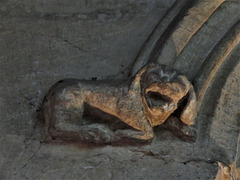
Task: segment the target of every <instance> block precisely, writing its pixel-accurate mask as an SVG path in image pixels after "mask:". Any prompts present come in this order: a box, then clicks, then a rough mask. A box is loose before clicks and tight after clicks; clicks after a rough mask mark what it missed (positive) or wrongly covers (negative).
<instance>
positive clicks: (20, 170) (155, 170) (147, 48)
mask: <svg viewBox="0 0 240 180" xmlns="http://www.w3.org/2000/svg"><path fill="white" fill-rule="evenodd" d="M239 19H240V2H239V1H235V0H227V1H224V0H211V1H208V0H199V1H198V0H196V1H190V0H181V1H175V0H148V1H143V0H140V1H139V0H124V1H120V0H103V1H97V0H90V1H88V0H86V1H76V0H71V1H62V0H58V1H57V0H49V1H45V0H33V1H30V0H23V1H16V0H3V1H1V2H0V84H1V85H0V179H91V180H92V179H98V180H99V179H104V180H105V179H215V177H216V176H217V171H218V164H220V163H222V166H220V165H219V167H220V168H219V171H218V172H219V173H218V178H221V177H222V176H225V177H226V178H228V179H230V178H231V177H232V178H235V179H237V176H238V174H237V169H238V167H239V147H238V142H239V137H238V136H239V119H240V115H239V112H240V109H239V104H240V94H239V87H240V69H239V68H240V63H239V62H240V61H239V59H240V57H239V56H240V54H239V50H240V49H239V48H240V46H239V41H240V25H239ZM150 62H154V63H161V64H166V65H169V66H172V67H174V68H176V69H177V70H179V71H181V72H183V73H184V74H185V75H186V76H187V77H188V78H189V79H190V80H191V82H192V83H193V85H194V87H195V91H196V93H197V98H198V104H199V112H198V116H197V122H198V123H197V126H196V128H197V131H198V137H197V141H196V142H194V143H187V142H183V141H182V140H180V139H179V138H177V137H175V136H174V135H172V134H171V133H170V132H169V131H167V130H164V129H163V128H161V127H158V128H156V129H155V130H154V131H155V138H154V139H153V141H152V142H151V143H150V144H146V145H142V146H139V145H138V146H136V145H132V146H111V145H107V146H102V147H86V146H84V147H83V146H81V145H76V144H70V143H69V144H58V143H50V144H48V143H44V142H43V141H42V140H43V139H42V138H43V134H42V122H41V121H40V120H39V117H38V115H39V114H40V112H41V110H42V107H41V103H42V100H43V97H44V95H45V94H46V93H47V91H48V89H49V88H50V86H51V85H52V84H53V83H55V82H56V81H58V80H60V79H63V78H78V79H87V80H91V79H92V78H94V79H97V80H99V79H126V78H129V74H130V76H133V75H134V74H135V73H136V72H137V71H138V70H139V69H140V68H141V67H142V66H143V65H145V64H146V63H150ZM223 166H224V167H223ZM221 168H225V169H226V168H227V169H228V171H227V172H228V174H227V173H226V172H225V171H221ZM224 173H225V174H224ZM220 175H222V176H220ZM222 179H223V178H222Z"/></svg>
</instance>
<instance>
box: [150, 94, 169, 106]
mask: <svg viewBox="0 0 240 180" xmlns="http://www.w3.org/2000/svg"><path fill="white" fill-rule="evenodd" d="M147 98H148V102H149V106H155V107H160V106H163V105H166V104H169V103H171V102H172V99H171V98H169V97H168V96H165V95H162V94H159V93H156V92H151V91H149V92H148V93H147Z"/></svg>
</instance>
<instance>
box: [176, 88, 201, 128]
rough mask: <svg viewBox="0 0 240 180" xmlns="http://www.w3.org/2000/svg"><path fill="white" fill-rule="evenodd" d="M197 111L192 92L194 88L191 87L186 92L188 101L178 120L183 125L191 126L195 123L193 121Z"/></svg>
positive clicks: (194, 96) (195, 100) (194, 95)
mask: <svg viewBox="0 0 240 180" xmlns="http://www.w3.org/2000/svg"><path fill="white" fill-rule="evenodd" d="M196 109H197V99H196V94H195V92H194V88H193V86H192V85H191V86H190V88H189V91H188V99H187V103H186V105H185V107H184V108H183V110H182V112H181V115H180V119H181V121H182V122H183V123H184V124H187V125H193V124H194V123H195V121H194V119H195V117H196V114H197V113H196Z"/></svg>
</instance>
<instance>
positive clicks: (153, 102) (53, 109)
mask: <svg viewBox="0 0 240 180" xmlns="http://www.w3.org/2000/svg"><path fill="white" fill-rule="evenodd" d="M115 83H116V82H115ZM129 84H130V85H128V84H126V83H123V82H121V83H119V84H117V85H113V84H112V83H111V82H104V81H90V80H77V79H65V80H62V81H59V82H58V83H56V84H55V85H54V86H53V87H52V88H51V89H50V90H49V92H48V94H47V95H46V97H45V100H44V117H45V122H46V130H45V131H46V134H47V137H51V138H60V139H81V140H86V141H90V142H94V143H99V142H104V143H109V142H114V141H116V140H119V139H121V138H124V137H127V138H133V139H139V140H149V139H152V138H153V136H154V133H153V127H154V126H158V125H160V124H162V123H164V122H165V121H166V120H167V119H168V118H169V117H170V116H174V118H176V117H178V118H179V119H180V120H181V121H182V122H183V123H184V124H186V125H193V124H194V117H195V108H196V96H195V92H194V89H193V86H192V85H191V83H190V82H189V81H188V80H187V78H186V77H185V76H184V75H181V74H180V73H179V72H177V71H176V70H174V69H172V68H170V67H167V66H165V65H155V64H150V65H147V66H145V67H144V68H142V69H141V70H140V71H139V72H138V73H137V74H136V75H135V77H134V79H133V81H132V82H131V83H129ZM86 106H90V107H92V108H97V109H99V110H101V111H103V112H105V113H107V114H111V115H113V116H114V117H117V118H118V119H119V120H121V121H122V122H124V123H125V124H127V125H129V126H130V127H132V128H131V129H121V128H120V129H116V130H114V131H113V130H111V129H110V128H109V127H108V126H107V125H104V124H99V123H93V124H86V123H84V122H85V121H84V120H83V118H82V117H83V114H84V110H85V107H86ZM174 118H173V119H174Z"/></svg>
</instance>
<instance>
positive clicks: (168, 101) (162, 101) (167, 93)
mask: <svg viewBox="0 0 240 180" xmlns="http://www.w3.org/2000/svg"><path fill="white" fill-rule="evenodd" d="M143 69H144V70H143V71H144V72H142V76H141V80H140V84H141V92H142V97H143V103H144V108H145V111H146V115H147V117H148V120H149V121H150V123H151V125H152V126H157V125H160V124H162V123H163V122H164V121H165V120H166V119H167V118H168V117H169V116H170V115H171V114H173V113H175V114H178V116H180V117H179V118H180V120H181V121H182V122H183V123H185V124H187V125H192V124H194V118H195V114H196V95H195V92H194V89H193V86H192V84H191V83H190V82H189V81H188V79H187V78H186V77H185V76H184V75H182V74H180V73H179V72H178V71H176V70H174V69H172V68H170V67H168V66H166V65H155V64H150V65H148V66H147V67H145V68H143Z"/></svg>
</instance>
